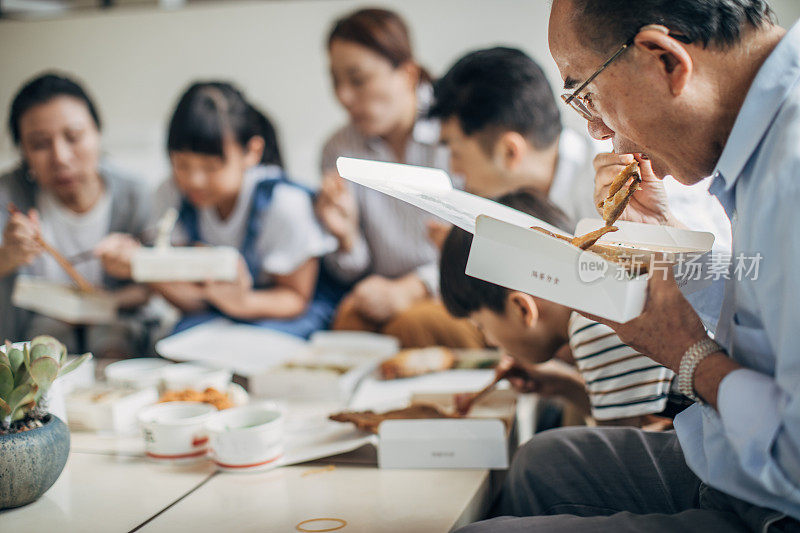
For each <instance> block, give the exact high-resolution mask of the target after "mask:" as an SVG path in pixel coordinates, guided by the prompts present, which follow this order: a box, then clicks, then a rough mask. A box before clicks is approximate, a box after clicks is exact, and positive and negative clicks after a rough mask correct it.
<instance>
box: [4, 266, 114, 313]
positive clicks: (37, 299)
mask: <svg viewBox="0 0 800 533" xmlns="http://www.w3.org/2000/svg"><path fill="white" fill-rule="evenodd" d="M11 302H12V303H13V304H14V305H15V306H16V307H19V308H21V309H26V310H28V311H33V312H34V313H39V314H40V315H45V316H49V317H51V318H55V319H57V320H61V321H63V322H67V323H70V324H81V325H94V324H109V323H112V322H114V321H115V320H116V319H117V303H116V301H115V299H114V298H113V297H112V296H110V295H108V294H105V293H101V292H92V293H88V292H83V291H80V290H78V289H77V288H74V287H70V286H68V285H64V284H63V283H57V282H53V281H48V280H45V279H41V278H35V277H30V276H17V279H16V281H15V283H14V293H13V294H12V295H11Z"/></svg>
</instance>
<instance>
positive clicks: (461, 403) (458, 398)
mask: <svg viewBox="0 0 800 533" xmlns="http://www.w3.org/2000/svg"><path fill="white" fill-rule="evenodd" d="M508 374H509V371H506V372H503V373H501V374H497V375H495V377H494V379H493V380H492V382H491V383H489V384H488V385H486V386H485V387H484V388H482V389H481V390H479V391H478V392H473V393H467V394H456V395H455V398H454V401H455V404H456V413H458V414H459V415H461V416H466V415H467V414H468V413H469V412H470V410H471V409H472V406H473V405H475V403H476V402H477V401H478V400H480V399H481V398H483V397H484V396H486V395H487V394H489V393H490V392H492V391H493V390H494V388H495V387H496V386H497V384H498V383H500V382H501V381H503V380H504V379H505V378H506V376H508Z"/></svg>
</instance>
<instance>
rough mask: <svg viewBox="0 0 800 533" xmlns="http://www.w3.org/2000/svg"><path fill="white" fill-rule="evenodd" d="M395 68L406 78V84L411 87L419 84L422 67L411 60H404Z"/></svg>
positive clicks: (413, 87)
mask: <svg viewBox="0 0 800 533" xmlns="http://www.w3.org/2000/svg"><path fill="white" fill-rule="evenodd" d="M397 69H398V70H400V71H401V72H402V73H403V74H405V77H406V80H407V81H408V86H409V87H410V88H412V89H416V87H417V85H419V80H420V78H421V77H422V69H421V68H420V66H419V65H417V64H416V63H415V62H413V61H406V62H404V63H402V64H400V65H398V66H397Z"/></svg>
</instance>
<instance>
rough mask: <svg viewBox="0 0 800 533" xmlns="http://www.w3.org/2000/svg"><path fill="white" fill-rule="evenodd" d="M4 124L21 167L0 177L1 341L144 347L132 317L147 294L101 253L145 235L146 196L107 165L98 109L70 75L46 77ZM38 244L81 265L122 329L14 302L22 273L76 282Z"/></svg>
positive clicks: (98, 349)
mask: <svg viewBox="0 0 800 533" xmlns="http://www.w3.org/2000/svg"><path fill="white" fill-rule="evenodd" d="M8 126H9V129H10V132H11V138H12V139H13V141H14V143H15V144H16V146H17V147H18V148H19V151H20V155H21V162H20V165H19V166H18V167H17V168H16V169H14V170H13V171H11V172H9V173H7V174H5V175H4V176H2V177H0V226H2V227H3V235H2V237H0V339H6V338H7V339H12V340H24V339H29V338H31V337H33V336H35V335H40V334H49V335H53V336H56V337H58V338H59V339H60V340H61V341H62V342H64V343H65V344H66V345H67V347H68V348H69V349H70V351H73V352H75V351H78V350H90V351H92V352H94V353H95V355H98V356H103V355H114V356H119V355H125V354H130V353H132V352H134V351H139V350H140V349H141V344H140V342H141V340H142V335H143V333H142V331H141V330H140V323H141V321H140V320H136V319H135V318H134V317H131V316H130V314H131V312H132V311H134V310H136V309H138V308H140V306H142V305H143V304H144V303H145V302H146V301H147V299H148V292H147V290H146V289H145V288H144V287H141V286H137V285H132V284H130V283H126V282H122V281H121V280H118V279H115V278H113V277H111V276H110V275H109V274H108V272H106V271H104V269H103V266H102V264H101V261H100V259H101V258H100V257H99V256H100V255H101V253H100V252H99V250H101V249H104V248H108V247H109V246H113V244H112V243H113V242H117V241H119V240H120V239H122V240H124V239H128V238H129V237H122V236H121V235H112V234H113V233H116V232H119V233H125V234H128V235H139V234H141V232H142V231H143V230H144V227H145V225H146V224H147V221H148V216H149V215H148V204H149V198H148V197H147V191H146V190H145V188H144V187H143V185H142V183H141V182H140V181H139V180H135V179H132V178H130V177H129V176H127V175H125V174H123V173H120V172H119V171H118V170H115V169H113V168H112V167H111V166H109V165H108V164H106V163H105V162H103V161H101V142H100V141H101V136H100V126H101V121H100V116H99V114H98V112H97V107H96V106H95V104H94V102H93V101H92V100H91V98H89V96H88V95H87V93H86V91H85V90H84V89H83V87H81V86H80V84H78V83H77V82H75V81H74V80H72V79H70V78H68V77H65V76H62V75H57V74H44V75H41V76H38V77H37V78H35V79H33V80H31V81H29V82H28V83H26V84H25V86H23V87H22V88H21V89H20V90H19V92H18V93H17V94H16V96H15V97H14V100H13V102H12V104H11V110H10V115H9V119H8ZM39 238H41V239H43V240H44V241H46V242H47V243H49V244H50V245H52V246H53V247H54V248H55V249H56V250H58V251H59V252H60V253H61V254H62V255H64V256H65V257H67V258H72V259H73V260H74V261H75V262H76V263H78V264H76V265H75V268H76V269H77V271H78V272H79V273H80V274H82V275H83V276H84V277H85V278H86V279H87V280H88V281H89V282H90V283H91V284H92V285H93V286H94V287H96V288H100V289H104V290H106V291H109V292H110V293H111V294H112V295H113V296H114V298H115V299H116V301H117V304H118V306H119V308H120V311H121V315H120V316H121V318H120V319H119V320H117V322H116V323H113V324H110V325H103V326H86V327H79V326H74V325H71V324H67V323H65V322H61V321H58V320H56V319H53V318H49V317H46V316H44V315H40V314H37V313H33V312H29V311H24V310H22V309H19V308H16V307H14V306H13V305H12V303H11V297H12V292H13V290H14V285H15V281H16V280H17V277H18V275H27V276H33V277H36V278H41V279H44V280H47V281H52V282H63V283H64V284H67V285H69V284H71V283H72V281H71V279H70V278H69V277H68V275H67V274H66V272H65V271H64V270H63V269H62V268H61V267H60V266H59V265H58V263H56V261H55V260H54V259H53V258H52V257H51V256H50V255H48V254H45V253H43V252H44V250H43V248H42V246H41V245H40V244H39V242H40V241H39ZM94 251H97V253H93V252H94ZM126 313H127V315H128V318H130V319H126Z"/></svg>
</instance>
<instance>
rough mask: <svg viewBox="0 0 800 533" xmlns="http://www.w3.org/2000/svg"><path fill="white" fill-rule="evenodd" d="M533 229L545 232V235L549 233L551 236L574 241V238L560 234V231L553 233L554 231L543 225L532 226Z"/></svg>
mask: <svg viewBox="0 0 800 533" xmlns="http://www.w3.org/2000/svg"><path fill="white" fill-rule="evenodd" d="M531 229H532V230H536V231H538V232H539V233H544V234H545V235H549V236H550V237H554V238H556V239H560V240H562V241H567V242H572V239H570V238H569V237H565V236H564V235H559V234H558V233H553V232H552V231H547V230H546V229H544V228H543V227H541V226H531Z"/></svg>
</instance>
